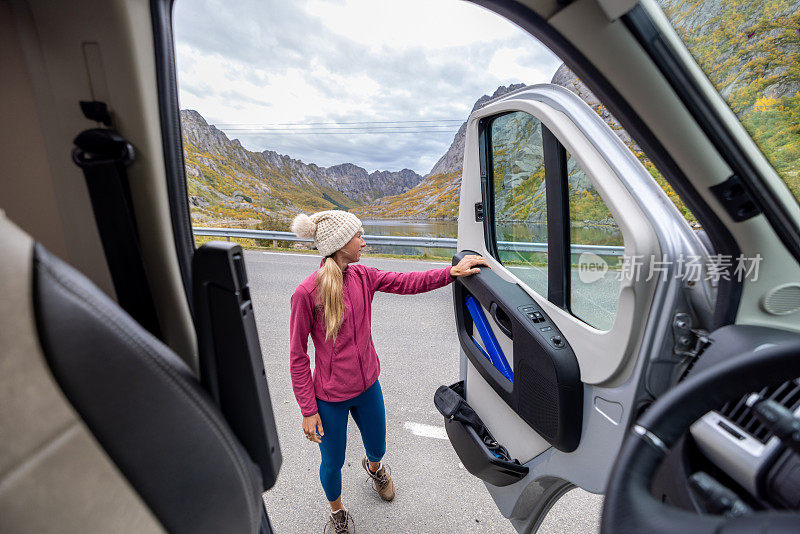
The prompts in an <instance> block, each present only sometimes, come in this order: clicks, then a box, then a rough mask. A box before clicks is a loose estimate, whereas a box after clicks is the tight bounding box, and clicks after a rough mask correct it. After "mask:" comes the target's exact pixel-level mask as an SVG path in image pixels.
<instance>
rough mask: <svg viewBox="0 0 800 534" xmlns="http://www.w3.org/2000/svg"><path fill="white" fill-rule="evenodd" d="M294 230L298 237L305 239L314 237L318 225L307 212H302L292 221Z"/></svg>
mask: <svg viewBox="0 0 800 534" xmlns="http://www.w3.org/2000/svg"><path fill="white" fill-rule="evenodd" d="M292 232H294V233H295V235H296V236H297V237H302V238H303V239H314V236H315V235H316V233H317V225H316V223H315V222H314V221H312V220H311V217H309V216H308V215H306V214H305V213H301V214H300V215H298V216H297V217H295V218H294V221H292Z"/></svg>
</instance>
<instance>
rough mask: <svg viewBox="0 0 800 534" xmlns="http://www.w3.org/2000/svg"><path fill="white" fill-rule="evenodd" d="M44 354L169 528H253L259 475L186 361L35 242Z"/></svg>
mask: <svg viewBox="0 0 800 534" xmlns="http://www.w3.org/2000/svg"><path fill="white" fill-rule="evenodd" d="M34 269H35V274H34V288H33V292H34V306H35V311H36V323H37V328H38V331H39V338H40V340H41V343H42V348H43V350H44V353H45V356H46V358H47V362H48V364H49V366H50V368H51V370H52V372H53V375H54V376H55V378H56V381H57V382H58V384H59V386H60V387H61V389H62V390H63V391H64V393H65V395H66V396H67V398H68V399H69V401H70V402H71V403H72V405H73V406H74V408H75V409H76V411H77V412H78V414H79V415H80V416H81V418H83V420H84V421H85V422H86V424H87V426H88V427H89V429H90V430H91V431H92V433H93V434H94V435H95V437H96V438H97V440H98V442H99V443H100V444H101V445H102V446H103V448H104V449H105V450H106V452H107V453H108V455H109V456H110V457H111V459H112V460H113V461H114V462H115V463H116V465H117V467H119V469H120V471H121V472H122V473H123V475H124V476H125V477H126V478H127V479H128V481H129V482H130V483H131V485H132V486H133V488H134V489H135V490H136V491H137V492H138V493H139V495H140V496H141V497H142V499H143V500H144V502H145V503H146V504H147V505H148V506H149V507H150V509H151V510H152V511H153V513H154V514H155V515H156V517H157V518H158V519H159V520H160V521H161V523H162V525H163V526H164V527H165V528H166V529H167V530H168V531H169V532H176V533H183V532H186V533H192V534H199V533H206V532H207V533H219V532H233V533H236V532H258V530H259V526H260V522H261V515H262V510H263V503H262V501H261V491H260V488H261V475H260V473H259V471H258V468H257V467H256V466H255V464H253V462H252V461H251V460H250V458H249V457H248V456H247V453H246V452H245V451H244V449H243V448H242V446H241V445H240V443H239V442H238V441H237V439H236V438H235V436H234V435H233V433H232V432H231V430H230V428H229V427H228V425H227V423H226V422H225V420H224V419H223V417H222V415H221V414H220V412H219V410H218V409H217V407H216V406H215V405H214V403H213V401H212V400H211V398H210V396H209V395H208V394H206V392H205V391H204V390H203V389H201V386H200V384H199V382H198V381H197V380H196V378H195V377H194V375H193V374H192V372H191V371H190V369H189V368H188V367H187V366H186V365H185V363H184V362H183V361H182V360H181V359H180V358H179V357H178V356H177V355H176V354H175V353H173V352H172V351H171V350H170V349H169V348H167V347H166V346H165V345H164V344H163V343H161V342H160V341H159V340H157V339H156V338H154V337H153V336H152V335H150V334H149V333H148V332H147V331H146V330H144V329H143V328H142V327H141V326H139V324H138V323H136V322H135V321H134V320H133V319H132V318H131V317H130V316H128V315H127V314H126V313H125V312H124V311H123V310H122V309H121V308H120V307H119V306H117V304H116V303H114V302H113V301H112V300H111V299H109V298H108V297H107V296H106V295H104V294H103V293H102V292H101V291H100V290H99V289H98V288H96V287H95V286H94V285H93V284H92V283H91V282H89V281H88V280H87V279H86V278H85V277H84V276H83V275H81V274H80V273H78V272H77V271H76V270H74V269H73V268H71V267H70V266H68V265H67V264H65V263H64V262H62V261H60V260H59V259H58V258H56V257H54V256H53V255H51V254H50V253H48V252H47V251H46V250H45V249H44V248H43V247H41V246H40V245H37V246H36V247H35V249H34Z"/></svg>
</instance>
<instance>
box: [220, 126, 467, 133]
mask: <svg viewBox="0 0 800 534" xmlns="http://www.w3.org/2000/svg"><path fill="white" fill-rule="evenodd" d="M409 129H416V130H440V131H443V132H452V131H453V130H455V127H454V126H446V125H431V126H425V125H422V126H345V127H342V128H323V127H316V128H220V130H222V131H223V132H268V133H271V132H311V131H313V132H343V131H358V130H362V131H363V130H370V131H381V130H389V131H398V132H402V131H404V130H409Z"/></svg>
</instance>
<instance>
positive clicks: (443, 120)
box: [214, 119, 464, 130]
mask: <svg viewBox="0 0 800 534" xmlns="http://www.w3.org/2000/svg"><path fill="white" fill-rule="evenodd" d="M425 122H457V123H462V122H464V119H431V120H397V121H354V122H272V123H270V122H264V123H258V122H223V123H219V124H215V125H214V126H216V127H217V128H219V129H220V130H225V129H228V128H223V126H225V127H228V126H257V127H261V126H326V125H338V124H407V123H425Z"/></svg>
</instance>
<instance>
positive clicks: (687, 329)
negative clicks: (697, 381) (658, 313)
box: [672, 312, 711, 359]
mask: <svg viewBox="0 0 800 534" xmlns="http://www.w3.org/2000/svg"><path fill="white" fill-rule="evenodd" d="M672 335H673V336H674V339H675V348H674V353H675V354H677V355H679V356H686V357H688V358H692V359H694V358H697V357H698V356H700V354H701V353H702V352H703V351H704V350H705V349H706V347H708V346H709V345H710V344H711V340H710V339H709V338H708V332H707V331H706V330H702V329H699V328H692V317H691V316H690V315H689V314H688V313H684V312H679V313H676V314H675V317H673V318H672Z"/></svg>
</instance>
